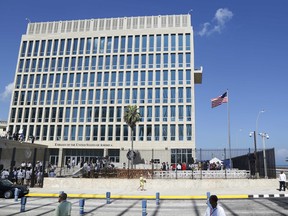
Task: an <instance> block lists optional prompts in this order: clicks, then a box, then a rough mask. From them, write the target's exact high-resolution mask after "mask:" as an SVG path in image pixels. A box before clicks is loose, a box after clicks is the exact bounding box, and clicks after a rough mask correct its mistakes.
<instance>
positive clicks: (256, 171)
mask: <svg viewBox="0 0 288 216" xmlns="http://www.w3.org/2000/svg"><path fill="white" fill-rule="evenodd" d="M264 112H265V110H264V109H263V110H260V111H259V113H258V115H257V118H256V129H255V131H254V146H255V152H254V154H255V175H256V178H259V172H258V166H257V161H258V160H257V132H258V121H259V117H260V114H261V113H264ZM250 136H251V133H250Z"/></svg>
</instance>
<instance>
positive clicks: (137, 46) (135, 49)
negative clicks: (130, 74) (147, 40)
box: [134, 35, 140, 52]
mask: <svg viewBox="0 0 288 216" xmlns="http://www.w3.org/2000/svg"><path fill="white" fill-rule="evenodd" d="M139 47H140V36H139V35H136V36H135V42H134V52H139Z"/></svg>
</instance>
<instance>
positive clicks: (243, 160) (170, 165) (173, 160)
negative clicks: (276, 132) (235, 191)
mask: <svg viewBox="0 0 288 216" xmlns="http://www.w3.org/2000/svg"><path fill="white" fill-rule="evenodd" d="M134 151H135V152H136V157H135V159H134V161H133V163H134V165H133V168H136V169H144V170H145V169H147V170H152V173H153V177H157V176H158V177H160V176H161V177H160V178H162V177H163V175H162V174H161V175H160V174H158V173H157V171H160V170H161V171H171V170H172V171H173V170H177V165H178V166H179V164H180V165H181V168H179V169H178V170H179V171H180V170H181V171H183V170H192V171H199V170H202V171H203V170H210V171H211V170H227V169H229V170H231V169H234V170H244V172H245V175H244V174H243V175H242V174H239V173H238V174H236V176H246V177H249V178H256V177H257V176H256V172H255V170H257V172H258V174H257V175H259V177H260V178H264V177H265V170H264V158H263V150H261V149H258V151H257V157H256V158H257V161H256V160H255V152H254V151H253V150H252V149H250V148H249V149H231V162H232V164H230V151H228V149H225V148H224V149H194V150H193V149H165V150H155V149H151V150H140V149H135V150H134ZM265 152H266V164H267V176H268V178H275V177H276V164H275V152H274V148H273V149H266V151H265ZM126 154H127V150H126V151H125V150H122V151H121V152H120V156H121V155H122V156H123V155H126ZM122 158H123V157H122ZM124 158H125V157H124ZM125 159H126V160H125V161H124V162H123V164H122V165H121V164H120V165H119V168H121V167H122V168H129V164H130V169H131V161H129V160H128V159H127V158H125ZM212 159H215V160H216V161H217V159H219V160H220V161H221V162H220V163H217V162H216V163H210V160H212ZM164 164H165V167H164V170H163V165H164ZM211 164H212V165H213V166H212V165H211ZM155 171H156V173H155ZM202 174H203V172H202V173H201V175H202ZM192 175H193V173H191V172H190V174H189V176H192ZM197 175H199V173H195V176H197ZM166 176H169V177H167V178H171V176H174V177H175V178H176V175H174V174H173V173H169V174H167V173H166ZM182 176H183V178H187V175H186V174H183V175H182ZM185 176H186V177H185ZM215 176H222V177H225V178H227V172H226V175H222V174H220V171H219V174H215ZM232 176H235V175H234V174H233V175H232ZM158 177H157V178H158ZM174 177H173V178H174ZM178 177H179V176H178ZM178 177H177V178H178ZM202 177H203V175H202V176H201V178H202ZM209 178H210V177H209ZM228 178H229V175H228ZM231 178H234V177H231Z"/></svg>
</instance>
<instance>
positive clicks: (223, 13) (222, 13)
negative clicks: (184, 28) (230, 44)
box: [198, 8, 233, 36]
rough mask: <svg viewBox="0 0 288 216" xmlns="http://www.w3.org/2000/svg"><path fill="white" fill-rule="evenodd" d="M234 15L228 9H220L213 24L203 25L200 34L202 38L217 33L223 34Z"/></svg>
mask: <svg viewBox="0 0 288 216" xmlns="http://www.w3.org/2000/svg"><path fill="white" fill-rule="evenodd" d="M232 17H233V13H232V12H231V11H230V10H229V9H227V8H219V9H218V10H217V11H216V13H215V16H214V18H213V19H212V21H211V22H206V23H204V24H202V29H201V30H200V31H199V32H198V34H199V35H200V36H205V35H206V36H209V35H211V34H213V33H215V32H218V33H221V32H222V30H223V29H224V28H225V25H226V23H227V22H228V21H229V20H231V19H232Z"/></svg>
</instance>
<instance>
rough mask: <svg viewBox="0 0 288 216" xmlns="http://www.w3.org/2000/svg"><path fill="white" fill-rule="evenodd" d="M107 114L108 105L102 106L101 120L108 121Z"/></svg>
mask: <svg viewBox="0 0 288 216" xmlns="http://www.w3.org/2000/svg"><path fill="white" fill-rule="evenodd" d="M106 116H107V107H102V111H101V121H102V122H106Z"/></svg>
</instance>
